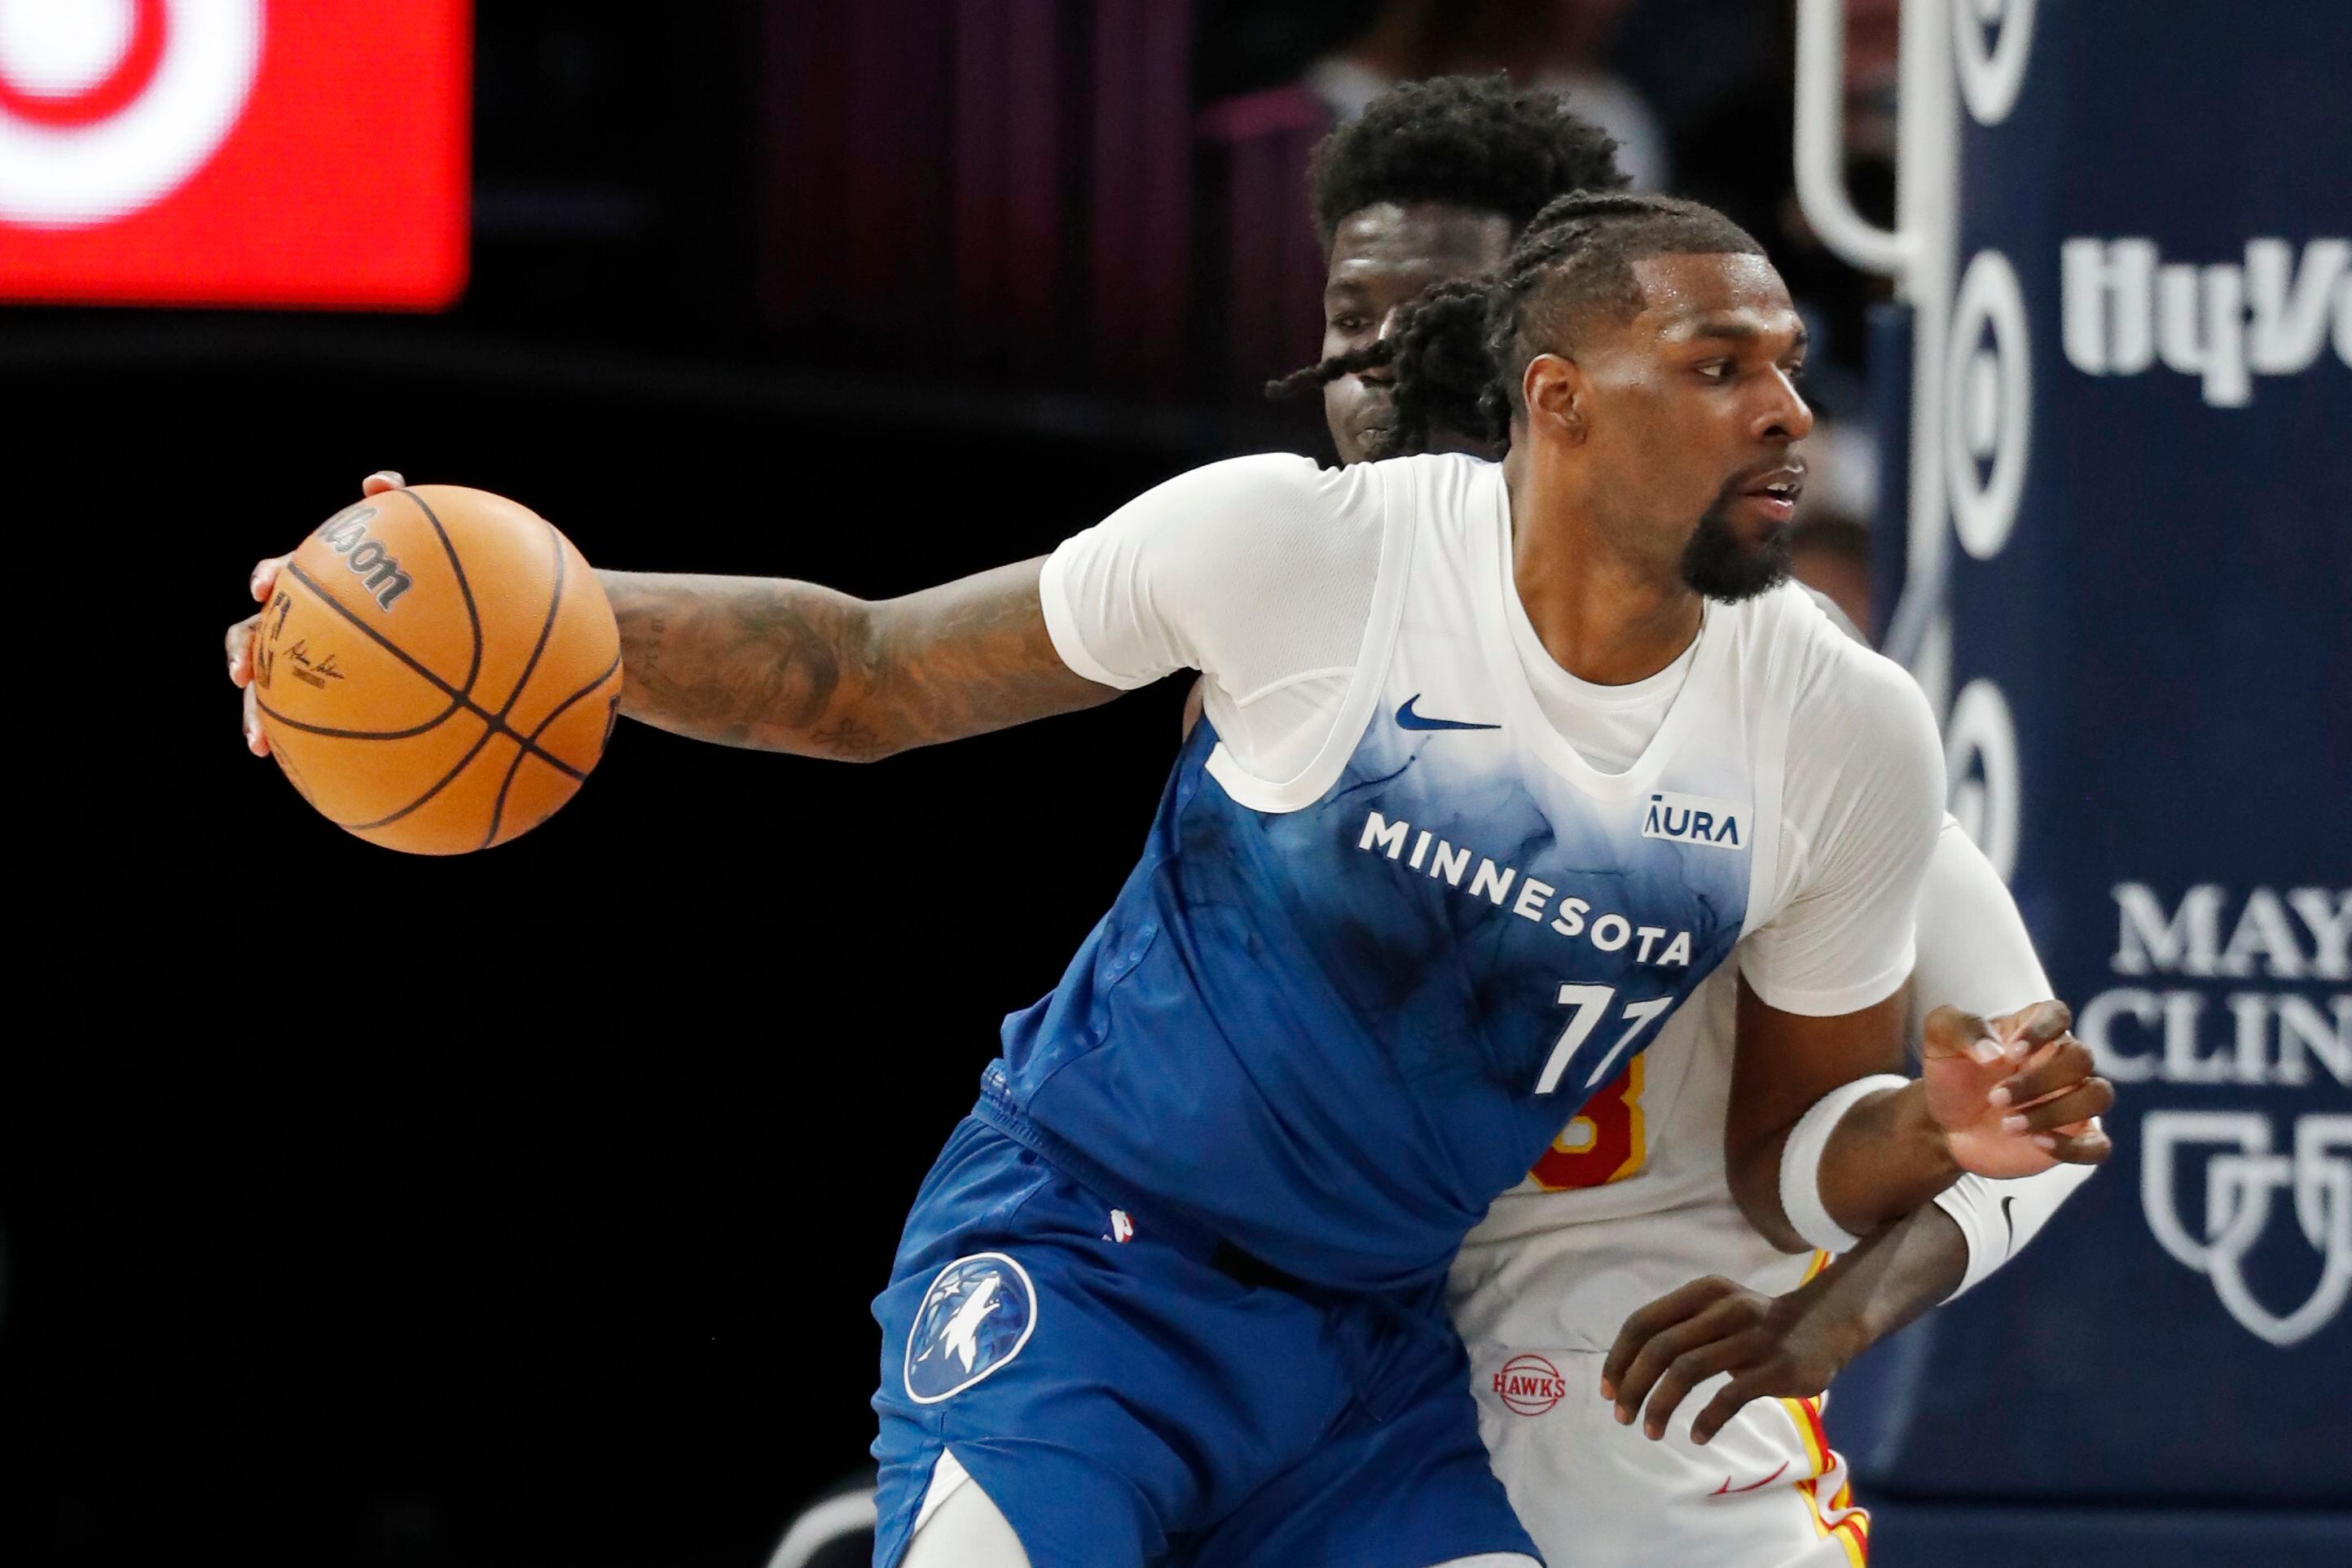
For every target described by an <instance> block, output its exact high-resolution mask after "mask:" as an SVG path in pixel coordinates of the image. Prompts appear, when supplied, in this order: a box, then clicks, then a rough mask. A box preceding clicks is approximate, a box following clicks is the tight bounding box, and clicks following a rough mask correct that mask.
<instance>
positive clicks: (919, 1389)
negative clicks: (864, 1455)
mask: <svg viewBox="0 0 2352 1568" xmlns="http://www.w3.org/2000/svg"><path fill="white" fill-rule="evenodd" d="M1036 1326H1037V1295H1036V1291H1034V1290H1033V1289H1032V1288H1031V1287H1030V1284H1029V1275H1028V1273H1027V1272H1026V1271H1025V1270H1024V1269H1023V1268H1022V1267H1021V1265H1020V1264H1018V1263H1015V1262H1014V1261H1013V1260H1012V1259H1010V1258H1008V1257H1006V1256H1005V1255H1004V1254H1003V1253H1002V1252H975V1253H973V1254H972V1255H971V1257H969V1258H959V1259H957V1260H955V1261H954V1262H952V1263H950V1264H949V1265H948V1266H947V1267H946V1268H944V1269H942V1270H940V1273H939V1278H937V1279H935V1280H933V1281H931V1288H930V1289H929V1290H928V1291H924V1292H923V1304H922V1305H921V1306H919V1307H918V1308H916V1309H915V1324H914V1327H913V1328H912V1329H910V1330H909V1331H908V1334H907V1366H906V1380H907V1397H908V1398H909V1399H911V1400H913V1401H914V1402H915V1403H916V1404H918V1405H936V1404H938V1403H939V1402H940V1400H942V1399H945V1398H948V1397H950V1396H952V1395H956V1394H961V1393H962V1392H963V1391H964V1390H965V1389H967V1388H969V1387H971V1385H973V1384H975V1383H978V1382H979V1381H980V1380H981V1379H982V1378H983V1377H986V1376H987V1375H989V1374H990V1373H992V1372H994V1371H996V1370H997V1369H998V1368H999V1367H1001V1366H1003V1365H1004V1364H1006V1363H1008V1362H1010V1361H1011V1360H1012V1359H1013V1357H1014V1356H1016V1355H1019V1354H1021V1347H1022V1346H1023V1345H1024V1344H1027V1343H1029V1332H1030V1331H1031V1330H1032V1329H1034V1328H1035V1327H1036Z"/></svg>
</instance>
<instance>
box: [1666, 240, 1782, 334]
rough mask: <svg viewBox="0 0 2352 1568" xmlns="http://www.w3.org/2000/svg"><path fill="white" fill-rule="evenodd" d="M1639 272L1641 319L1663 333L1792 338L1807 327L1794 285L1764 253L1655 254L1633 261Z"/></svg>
mask: <svg viewBox="0 0 2352 1568" xmlns="http://www.w3.org/2000/svg"><path fill="white" fill-rule="evenodd" d="M1633 277H1634V279H1635V281H1637V282H1639V283H1640V284H1641V286H1642V298H1643V308H1642V314H1641V316H1640V317H1639V318H1638V320H1639V321H1640V323H1641V324H1642V325H1643V326H1646V327H1648V328H1649V329H1652V330H1653V331H1654V332H1656V333H1657V335H1658V336H1660V337H1662V338H1666V339H1669V340H1684V339H1690V338H1697V337H1706V336H1711V335H1715V334H1717V333H1721V332H1728V333H1736V334H1738V335H1740V336H1747V337H1789V336H1794V335H1796V334H1798V333H1799V332H1801V330H1802V325H1801V322H1800V321H1799V320H1798V318H1797V311H1796V307H1795V306H1794V305H1792V304H1791V303H1790V299H1789V288H1788V285H1786V284H1784V283H1782V282H1781V281H1780V273H1779V271H1778V270H1777V269H1775V268H1774V267H1773V266H1772V264H1771V262H1769V261H1768V260H1767V259H1765V258H1764V257H1763V256H1740V255H1737V254H1710V255H1700V256H1686V255H1674V256H1643V258H1642V259H1641V260H1639V261H1636V262H1635V263H1634V264H1633Z"/></svg>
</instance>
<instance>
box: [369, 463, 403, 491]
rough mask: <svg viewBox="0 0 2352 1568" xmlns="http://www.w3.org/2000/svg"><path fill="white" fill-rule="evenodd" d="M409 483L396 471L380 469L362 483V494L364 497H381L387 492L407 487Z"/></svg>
mask: <svg viewBox="0 0 2352 1568" xmlns="http://www.w3.org/2000/svg"><path fill="white" fill-rule="evenodd" d="M407 483H408V481H407V480H405V479H404V478H402V477H401V476H400V475H399V474H398V473H397V472H396V471H394V470H393V469H390V468H379V469H377V470H376V471H375V472H374V473H373V474H371V475H369V476H367V477H366V478H364V479H362V480H361V481H360V494H361V495H362V496H381V495H383V493H384V492H385V491H386V490H397V489H400V488H402V487H403V486H406V485H407Z"/></svg>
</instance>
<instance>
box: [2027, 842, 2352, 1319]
mask: <svg viewBox="0 0 2352 1568" xmlns="http://www.w3.org/2000/svg"><path fill="white" fill-rule="evenodd" d="M2114 897H2115V904H2116V949H2115V953H2114V955H2113V956H2112V957H2111V958H2110V959H2109V960H2108V967H2109V969H2110V971H2111V972H2112V973H2113V975H2114V976H2115V977H2116V980H2117V982H2118V983H2117V984H2116V985H2113V986H2111V987H2110V988H2108V989H2105V990H2104V991H2100V992H2098V993H2097V994H2096V995H2095V996H2092V997H2090V998H2087V999H2086V1000H2084V1003H2083V1005H2082V1006H2081V1008H2079V1009H2077V1010H2076V1013H2075V1022H2074V1027H2075V1032H2076V1033H2077V1034H2079V1035H2080V1036H2081V1037H2082V1040H2083V1043H2084V1044H2085V1045H2087V1046H2089V1047H2090V1048H2091V1053H2092V1055H2093V1056H2094V1057H2095V1059H2096V1060H2097V1061H2098V1063H2099V1071H2102V1072H2104V1073H2105V1074H2106V1075H2107V1076H2108V1077H2110V1078H2113V1079H2115V1080H2116V1082H2119V1083H2156V1084H2164V1085H2168V1086H2193V1087H2194V1090H2195V1092H2197V1093H2199V1094H2200V1096H2203V1095H2210V1094H2215V1093H2228V1092H2232V1091H2237V1090H2255V1091H2265V1092H2270V1093H2273V1094H2277V1093H2279V1092H2286V1093H2290V1094H2292V1095H2294V1098H2295V1100H2296V1101H2298V1102H2299V1104H2298V1105H2296V1106H2295V1107H2294V1108H2291V1109H2283V1110H2278V1111H2275V1112H2273V1111H2256V1110H2230V1111H2216V1110H2195V1111H2186V1110H2173V1109H2169V1108H2161V1109H2156V1110H2151V1111H2149V1112H2148V1113H2147V1114H2146V1115H2145V1116H2144V1117H2143V1118H2142V1119H2141V1121H2140V1136H2139V1140H2138V1142H2139V1145H2140V1202H2141V1207H2143V1208H2144V1209H2145V1210H2146V1211H2147V1226H2148V1230H2149V1233H2150V1234H2151V1235H2153V1236H2154V1237H2155V1239H2156V1240H2157V1244H2158V1246H2160V1247H2162V1248H2163V1249H2165V1251H2166V1252H2168V1253H2169V1254H2170V1255H2171V1256H2172V1258H2173V1259H2174V1260H2175V1261H2177V1262H2179V1264H2180V1265H2181V1266H2182V1267H2184V1268H2188V1269H2192V1270H2196V1271H2197V1272H2198V1273H2200V1274H2202V1275H2204V1276H2206V1277H2207V1278H2208V1279H2209V1280H2210V1281H2212V1283H2213V1291H2214V1293H2215V1294H2216V1295H2217V1296H2219V1297H2220V1298H2221V1304H2222V1305H2223V1306H2224V1307H2226V1308H2227V1309H2228V1310H2229V1312H2230V1315H2231V1317H2233V1318H2235V1319H2237V1320H2238V1322H2240V1323H2241V1324H2242V1325H2243V1326H2244V1327H2245V1329H2246V1330H2247V1332H2248V1333H2253V1334H2256V1335H2259V1336H2260V1337H2261V1338H2263V1339H2264V1340H2266V1341H2268V1342H2269V1343H2272V1344H2275V1345H2281V1346H2285V1345H2293V1344H2298V1343H2302V1342H2304V1341H2305V1340H2307V1339H2309V1338H2311V1337H2312V1336H2313V1335H2314V1334H2315V1333H2318V1332H2319V1331H2320V1330H2322V1329H2324V1328H2326V1326H2327V1325H2328V1324H2329V1323H2330V1322H2334V1321H2335V1320H2336V1318H2337V1316H2338V1315H2339V1314H2340V1313H2341V1312H2343V1310H2344V1307H2345V1303H2346V1301H2347V1296H2352V1113H2346V1112H2345V1111H2343V1110H2339V1109H2335V1108H2330V1109H2327V1110H2324V1111H2323V1110H2315V1109H2305V1108H2304V1107H2306V1106H2309V1105H2311V1104H2312V1103H2313V1102H2315V1101H2317V1102H2319V1103H2328V1102H2329V1101H2331V1100H2332V1101H2333V1102H2334V1104H2335V1105H2336V1106H2340V1105H2342V1104H2344V1103H2345V1101H2344V1099H2343V1095H2344V1092H2346V1091H2352V990H2346V989H2343V988H2342V987H2343V985H2344V983H2345V982H2346V981H2347V980H2352V887H2327V886H2322V885H2315V886H2305V887H2265V886H2259V885H2257V886H2252V887H2231V886H2228V885H2225V884H2223V883H2195V884H2193V885H2191V886H2189V887H2186V888H2183V889H2181V890H2180V891H2179V894H2177V895H2175V896H2168V895H2167V894H2166V891H2165V890H2164V889H2162V888H2161V887H2159V886H2158V885H2155V884H2153V883H2143V882H2124V883H2116V886H2115V888H2114ZM2297 1234H2299V1235H2300V1239H2301V1243H2302V1245H2298V1244H2297V1242H2296V1241H2295V1240H2294V1239H2293V1238H2294V1236H2296V1235H2297ZM2305 1247H2308V1249H2309V1251H2308V1252H2306V1251H2305ZM2312 1253H2315V1254H2317V1258H2316V1262H2315V1264H2314V1263H2313V1262H2312V1260H2311V1254H2312ZM2306 1280H2307V1281H2310V1282H2309V1284H2308V1286H2306V1285H2305V1283H2304V1281H2306ZM2258 1281H2259V1283H2258Z"/></svg>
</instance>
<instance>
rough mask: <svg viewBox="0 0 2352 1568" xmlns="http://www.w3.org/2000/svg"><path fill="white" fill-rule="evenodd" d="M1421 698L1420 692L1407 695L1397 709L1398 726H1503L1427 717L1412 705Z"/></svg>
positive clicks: (1424, 727) (1431, 727)
mask: <svg viewBox="0 0 2352 1568" xmlns="http://www.w3.org/2000/svg"><path fill="white" fill-rule="evenodd" d="M1420 700H1421V694H1420V693H1419V692H1415V693H1413V694H1412V695H1411V696H1409V697H1407V698H1405V699H1404V706H1402V707H1400V708H1398V709H1397V711H1396V721H1397V727H1398V728H1400V729H1500V728H1502V726H1501V725H1499V724H1470V723H1467V722H1465V721H1464V720H1462V719H1458V718H1427V717H1424V716H1422V715H1421V714H1419V713H1416V712H1415V711H1413V706H1412V705H1413V704H1415V703H1417V702H1419V701H1420Z"/></svg>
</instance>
